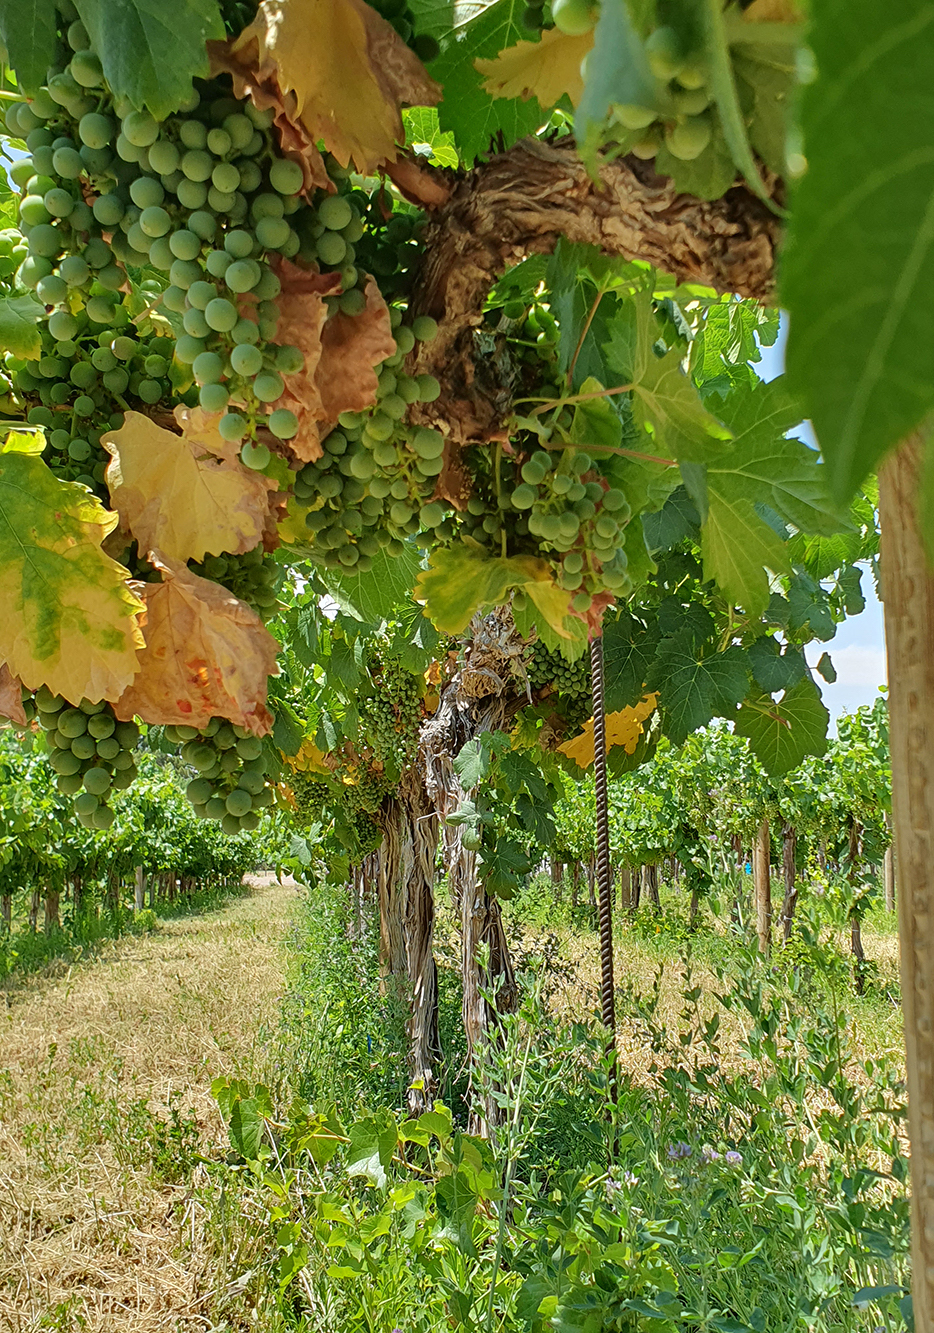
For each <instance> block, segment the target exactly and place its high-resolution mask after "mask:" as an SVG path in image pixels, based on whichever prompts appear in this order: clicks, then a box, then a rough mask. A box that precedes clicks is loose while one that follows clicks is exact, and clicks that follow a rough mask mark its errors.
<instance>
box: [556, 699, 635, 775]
mask: <svg viewBox="0 0 934 1333" xmlns="http://www.w3.org/2000/svg"><path fill="white" fill-rule="evenodd" d="M656 702H657V699H656V696H655V695H654V694H649V695H647V696H646V697H645V698H644V699H642V700H640V702H639V703H637V704H636V705H635V706H634V707H631V708H621V709H619V710H617V711H616V712H612V713H607V715H606V748H607V750H608V751H609V750H612V749H615V748H616V747H619V748H621V749H623V750H625V752H626V754H634V753H635V750H636V746H637V745H638V744H639V741H640V740H641V738H642V733H643V731H644V730H645V727H644V723H645V720H646V718H648V717H650V716H651V715H652V713H654V712H655V705H656ZM558 749H559V751H560V753H561V754H563V755H566V756H567V758H568V759H573V760H574V763H575V764H577V766H578V768H589V767H590V765H591V764H592V763H593V760H594V737H593V718H589V719H588V720H587V722H585V724H584V728H583V730H582V731H581V732H580V734H579V735H578V736H574V737H572V739H571V740H569V741H565V742H564V744H563V745H560V746H559V747H558Z"/></svg>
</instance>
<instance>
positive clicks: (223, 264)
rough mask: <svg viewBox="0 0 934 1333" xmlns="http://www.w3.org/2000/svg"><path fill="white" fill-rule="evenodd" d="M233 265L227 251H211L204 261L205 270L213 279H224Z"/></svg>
mask: <svg viewBox="0 0 934 1333" xmlns="http://www.w3.org/2000/svg"><path fill="white" fill-rule="evenodd" d="M232 263H233V260H232V259H231V257H230V255H229V254H228V253H227V251H226V250H209V251H208V253H207V255H206V256H205V261H204V264H205V268H206V269H207V271H208V272H209V273H210V275H211V277H212V278H223V276H224V274H225V273H226V272H227V270H228V269H229V268H230V265H231V264H232ZM215 295H216V292H215Z"/></svg>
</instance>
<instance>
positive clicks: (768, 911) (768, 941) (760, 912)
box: [752, 817, 772, 955]
mask: <svg viewBox="0 0 934 1333" xmlns="http://www.w3.org/2000/svg"><path fill="white" fill-rule="evenodd" d="M771 859H772V851H771V842H770V838H769V821H768V817H766V818H764V819H763V820H762V823H761V824H760V825H759V832H758V833H757V834H756V845H755V847H754V849H753V854H752V870H753V880H754V882H755V893H756V933H757V935H758V937H759V952H760V953H761V954H763V955H767V954H768V953H769V951H770V950H771V947H772V877H771V864H770V863H771Z"/></svg>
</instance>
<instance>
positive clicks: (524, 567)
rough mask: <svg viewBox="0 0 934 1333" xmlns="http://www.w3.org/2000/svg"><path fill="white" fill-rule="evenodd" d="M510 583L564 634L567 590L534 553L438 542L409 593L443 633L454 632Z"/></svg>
mask: <svg viewBox="0 0 934 1333" xmlns="http://www.w3.org/2000/svg"><path fill="white" fill-rule="evenodd" d="M510 588H522V589H523V590H524V591H525V592H526V593H527V595H528V596H529V597H530V598H531V599H532V600H533V601H534V602H535V605H536V607H537V608H538V610H539V612H540V613H541V614H542V615H544V616H545V619H546V620H547V622H548V624H549V625H550V626H551V628H552V629H553V630H554V631H555V632H556V633H557V634H560V635H561V636H562V637H564V638H569V637H570V634H569V631H568V630H567V629H566V628H565V627H564V619H565V617H566V616H567V615H568V613H569V610H570V607H569V597H568V593H567V592H566V591H565V590H564V589H562V588H559V587H558V586H557V584H556V583H555V582H554V580H553V579H552V577H551V573H550V571H549V568H548V566H547V564H546V563H545V561H544V560H539V559H537V558H536V557H534V556H528V555H522V556H511V557H491V556H487V555H482V554H481V553H480V552H474V551H470V550H468V549H467V548H466V547H465V546H452V547H440V548H438V549H436V550H434V551H432V553H431V559H430V561H429V564H428V568H427V569H425V570H422V572H421V574H419V576H418V579H417V581H416V584H415V591H414V597H415V600H416V601H417V602H421V603H422V604H423V605H424V608H425V614H426V615H427V616H428V617H430V619H431V621H432V622H433V624H434V625H436V626H437V628H438V629H439V630H442V631H443V632H444V633H446V634H460V633H462V632H463V631H464V630H465V629H466V628H467V626H468V625H469V624H470V621H471V619H472V617H473V616H474V615H475V614H476V613H477V612H478V611H480V610H482V609H483V608H484V607H487V606H496V605H498V604H499V603H500V602H502V601H504V600H505V598H506V595H507V593H508V592H509V590H510Z"/></svg>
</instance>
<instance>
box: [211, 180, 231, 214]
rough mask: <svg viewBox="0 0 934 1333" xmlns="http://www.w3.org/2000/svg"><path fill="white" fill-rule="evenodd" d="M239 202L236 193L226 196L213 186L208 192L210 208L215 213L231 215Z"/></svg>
mask: <svg viewBox="0 0 934 1333" xmlns="http://www.w3.org/2000/svg"><path fill="white" fill-rule="evenodd" d="M236 201H237V196H236V194H235V193H231V194H226V193H225V192H224V191H223V190H219V189H218V188H217V186H216V185H212V186H211V188H210V189H209V190H208V208H210V209H211V210H212V211H213V212H215V213H230V212H231V210H232V209H233V207H234V205H235V203H236Z"/></svg>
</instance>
